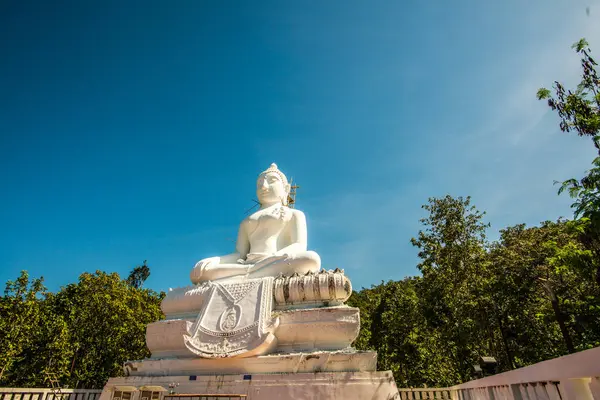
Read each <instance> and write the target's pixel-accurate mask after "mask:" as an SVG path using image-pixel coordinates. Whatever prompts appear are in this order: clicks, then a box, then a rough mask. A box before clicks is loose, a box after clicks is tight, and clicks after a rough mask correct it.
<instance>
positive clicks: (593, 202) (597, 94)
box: [537, 39, 600, 286]
mask: <svg viewBox="0 0 600 400" xmlns="http://www.w3.org/2000/svg"><path fill="white" fill-rule="evenodd" d="M573 49H575V51H576V52H577V53H578V54H579V55H580V56H581V67H582V70H583V73H582V78H581V81H580V83H579V84H578V85H577V87H576V88H575V89H573V90H571V89H565V87H564V85H563V84H561V83H560V82H558V81H556V82H555V83H554V96H552V93H551V91H550V90H549V89H546V88H541V89H539V90H538V93H537V97H538V99H540V100H542V99H544V100H547V102H548V106H549V107H550V108H551V109H552V110H553V111H556V112H557V113H558V116H559V118H560V129H561V130H562V131H563V132H571V131H575V132H577V134H578V135H579V136H583V137H589V138H591V139H592V143H593V144H594V146H595V147H596V150H597V151H598V154H599V156H600V78H599V77H598V72H597V71H596V67H597V65H598V64H597V63H596V61H595V60H594V59H593V58H592V56H591V50H590V48H589V46H588V43H587V41H586V40H585V39H581V40H579V41H578V42H577V43H575V44H574V45H573ZM564 191H566V192H567V193H569V195H570V196H571V197H572V198H574V199H575V201H574V202H573V204H572V207H573V208H574V211H575V217H576V218H579V217H583V218H586V219H588V220H589V221H590V223H589V224H588V225H587V226H586V229H585V230H584V231H583V232H582V241H583V242H584V243H585V244H586V245H587V247H588V248H589V249H590V250H592V251H593V252H594V254H595V256H596V258H598V259H600V157H596V158H595V159H594V160H593V161H592V168H591V169H590V170H589V171H587V173H586V175H585V176H584V177H583V178H581V179H575V178H572V179H568V180H566V181H564V182H562V184H561V187H560V189H559V194H560V193H562V192H564ZM596 283H597V284H598V285H599V286H600V267H599V268H598V269H597V270H596Z"/></svg>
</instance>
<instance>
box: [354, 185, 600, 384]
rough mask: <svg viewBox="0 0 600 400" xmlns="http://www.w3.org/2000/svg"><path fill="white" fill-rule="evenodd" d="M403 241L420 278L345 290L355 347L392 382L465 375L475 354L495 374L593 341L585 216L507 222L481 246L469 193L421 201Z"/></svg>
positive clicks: (597, 307)
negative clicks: (410, 247)
mask: <svg viewBox="0 0 600 400" xmlns="http://www.w3.org/2000/svg"><path fill="white" fill-rule="evenodd" d="M424 208H425V209H426V210H427V211H428V212H429V215H428V217H426V218H424V219H423V220H422V223H423V227H424V229H422V230H421V231H420V232H419V235H418V237H417V238H415V239H413V244H414V245H415V246H417V247H418V248H419V250H420V251H419V257H420V258H421V262H420V263H419V265H418V267H419V269H420V270H421V271H422V275H423V276H422V277H413V278H405V279H404V280H402V281H397V282H394V281H389V282H385V283H384V282H382V283H381V284H380V285H376V286H373V287H371V288H368V289H362V290H361V291H359V292H354V293H353V294H352V297H351V298H350V300H349V304H350V305H353V306H356V307H360V310H361V331H360V334H359V337H358V339H357V340H356V342H355V344H354V345H355V346H356V347H357V348H359V349H364V350H366V349H371V350H376V351H377V352H378V363H379V365H378V368H380V369H389V370H391V371H392V372H393V373H394V376H395V379H396V382H397V384H398V385H400V386H405V387H406V386H423V385H427V386H447V385H453V384H456V383H458V382H462V381H466V380H469V379H471V378H472V377H473V364H476V363H477V362H478V358H479V357H480V356H493V357H494V358H496V360H497V361H498V364H499V370H500V371H506V370H510V369H513V368H518V367H522V366H525V365H529V364H532V363H535V362H539V361H543V360H546V359H549V358H553V357H558V356H561V355H564V354H567V353H568V352H570V351H579V350H583V349H587V348H590V347H594V346H598V345H600V290H599V288H598V286H597V285H595V284H594V271H595V270H596V269H597V267H598V265H597V264H598V259H597V258H596V257H595V256H594V254H593V252H592V251H590V250H589V249H588V248H587V246H586V244H585V243H584V240H583V239H582V238H583V236H582V232H584V231H585V229H586V224H587V222H586V221H585V220H575V221H567V220H558V221H556V222H550V221H547V222H543V223H541V224H540V225H539V226H534V227H526V226H525V225H524V224H518V225H515V226H511V227H507V228H505V229H503V230H501V232H500V239H499V240H498V241H496V242H493V243H488V242H487V241H486V239H485V231H486V228H487V224H485V223H484V222H483V217H484V213H481V212H479V211H477V209H476V208H475V207H473V206H472V205H471V204H470V198H468V197H467V198H466V199H463V198H460V197H459V198H452V197H450V196H446V197H444V198H441V199H430V200H429V203H428V204H427V205H425V206H424Z"/></svg>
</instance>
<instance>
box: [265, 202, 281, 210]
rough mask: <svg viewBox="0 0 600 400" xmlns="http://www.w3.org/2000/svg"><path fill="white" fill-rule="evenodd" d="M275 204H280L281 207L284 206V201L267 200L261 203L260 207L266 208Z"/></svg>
mask: <svg viewBox="0 0 600 400" xmlns="http://www.w3.org/2000/svg"><path fill="white" fill-rule="evenodd" d="M275 205H279V206H280V207H283V202H282V201H281V200H277V201H266V202H264V203H260V209H261V210H264V209H265V208H269V207H272V206H275Z"/></svg>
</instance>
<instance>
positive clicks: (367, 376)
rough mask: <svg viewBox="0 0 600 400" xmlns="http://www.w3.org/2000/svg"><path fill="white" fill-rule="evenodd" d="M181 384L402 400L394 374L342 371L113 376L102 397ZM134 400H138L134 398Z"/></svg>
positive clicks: (219, 390) (263, 395) (349, 399)
mask: <svg viewBox="0 0 600 400" xmlns="http://www.w3.org/2000/svg"><path fill="white" fill-rule="evenodd" d="M172 383H178V384H179V385H178V386H177V387H176V392H177V394H186V393H189V394H203V393H205V394H209V393H210V394H232V395H235V394H243V395H246V396H247V399H248V400H264V399H281V400H287V399H295V400H302V399H323V400H328V399H332V400H333V399H336V400H340V399H344V400H354V399H356V400H358V399H360V400H364V399H372V400H378V399H382V400H383V399H385V400H392V399H399V395H398V389H397V388H396V385H395V383H394V378H393V376H392V373H391V372H389V371H386V372H341V373H327V372H321V373H311V374H303V373H298V374H289V375H287V374H269V375H263V374H253V375H248V376H246V377H244V375H216V376H197V377H196V378H195V380H190V377H189V376H169V377H154V378H149V377H127V378H111V379H109V381H108V382H107V384H106V386H105V388H104V391H103V392H102V397H101V398H100V400H111V393H112V388H113V387H115V386H121V385H127V386H135V387H140V386H143V385H152V386H162V387H164V388H165V389H168V387H169V384H172ZM132 400H139V398H136V397H135V394H134V397H133V398H132Z"/></svg>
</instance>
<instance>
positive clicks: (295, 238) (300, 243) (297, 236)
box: [275, 210, 307, 256]
mask: <svg viewBox="0 0 600 400" xmlns="http://www.w3.org/2000/svg"><path fill="white" fill-rule="evenodd" d="M306 231H307V230H306V217H305V216H304V213H303V212H302V211H299V210H294V214H293V216H292V220H291V221H290V230H289V238H290V244H289V245H288V246H285V247H284V248H282V249H280V250H278V251H277V252H276V253H275V255H276V256H281V255H284V254H288V255H293V254H297V253H301V252H305V251H306V249H307V232H306Z"/></svg>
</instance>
